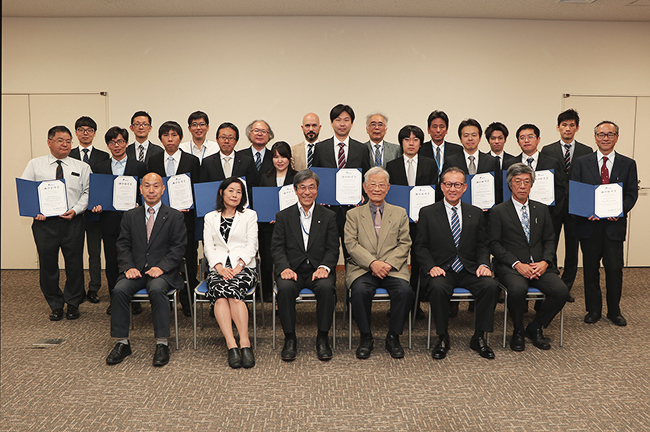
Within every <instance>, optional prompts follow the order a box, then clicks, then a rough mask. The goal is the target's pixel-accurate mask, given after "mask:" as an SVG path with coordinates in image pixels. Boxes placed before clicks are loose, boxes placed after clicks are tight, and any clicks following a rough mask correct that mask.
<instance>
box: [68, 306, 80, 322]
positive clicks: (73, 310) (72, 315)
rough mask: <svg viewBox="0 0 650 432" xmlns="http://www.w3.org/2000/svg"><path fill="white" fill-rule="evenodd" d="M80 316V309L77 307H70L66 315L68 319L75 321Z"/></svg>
mask: <svg viewBox="0 0 650 432" xmlns="http://www.w3.org/2000/svg"><path fill="white" fill-rule="evenodd" d="M80 316H81V314H80V313H79V308H78V307H77V306H72V305H68V310H67V312H66V314H65V318H66V319H69V320H75V319H77V318H79V317H80Z"/></svg>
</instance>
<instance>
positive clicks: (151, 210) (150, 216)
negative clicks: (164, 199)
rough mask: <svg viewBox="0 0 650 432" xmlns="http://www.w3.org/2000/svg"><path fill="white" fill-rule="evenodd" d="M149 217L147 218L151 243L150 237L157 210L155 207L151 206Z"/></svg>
mask: <svg viewBox="0 0 650 432" xmlns="http://www.w3.org/2000/svg"><path fill="white" fill-rule="evenodd" d="M147 211H148V212H149V219H147V243H149V238H150V237H151V231H153V224H154V222H155V220H154V218H153V214H154V213H155V210H154V209H153V207H149V210H147Z"/></svg>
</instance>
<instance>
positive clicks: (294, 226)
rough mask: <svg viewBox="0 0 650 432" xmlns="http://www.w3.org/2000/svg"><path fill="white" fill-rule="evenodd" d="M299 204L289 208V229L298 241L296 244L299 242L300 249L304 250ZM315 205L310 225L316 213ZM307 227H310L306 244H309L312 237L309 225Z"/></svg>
mask: <svg viewBox="0 0 650 432" xmlns="http://www.w3.org/2000/svg"><path fill="white" fill-rule="evenodd" d="M299 205H300V203H298V204H296V205H294V206H291V207H290V208H291V224H290V225H291V231H293V235H294V237H295V238H296V241H297V242H298V244H300V249H301V250H305V242H304V241H303V239H302V222H301V221H300V209H299V208H298V206H299ZM316 206H318V204H316ZM316 206H314V214H313V215H312V219H311V220H312V226H313V223H314V217H315V213H316ZM309 229H310V231H309V240H308V244H307V245H308V246H309V245H310V243H311V238H312V232H311V227H310V228H309ZM308 248H309V247H308Z"/></svg>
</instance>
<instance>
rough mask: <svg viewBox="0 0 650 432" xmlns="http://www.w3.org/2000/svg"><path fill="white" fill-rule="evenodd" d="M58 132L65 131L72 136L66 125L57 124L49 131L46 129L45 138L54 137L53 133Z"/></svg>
mask: <svg viewBox="0 0 650 432" xmlns="http://www.w3.org/2000/svg"><path fill="white" fill-rule="evenodd" d="M59 132H65V133H67V134H68V135H70V137H72V132H70V129H68V127H67V126H63V125H59V126H54V127H53V128H50V130H49V131H47V139H49V140H51V139H52V138H54V135H56V134H57V133H59Z"/></svg>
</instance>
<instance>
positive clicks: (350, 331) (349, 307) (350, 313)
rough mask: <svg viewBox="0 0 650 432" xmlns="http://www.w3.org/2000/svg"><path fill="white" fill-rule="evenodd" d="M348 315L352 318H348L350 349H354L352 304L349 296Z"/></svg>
mask: <svg viewBox="0 0 650 432" xmlns="http://www.w3.org/2000/svg"><path fill="white" fill-rule="evenodd" d="M348 315H349V317H350V319H349V320H348V349H352V305H351V304H350V300H349V297H348Z"/></svg>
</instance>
